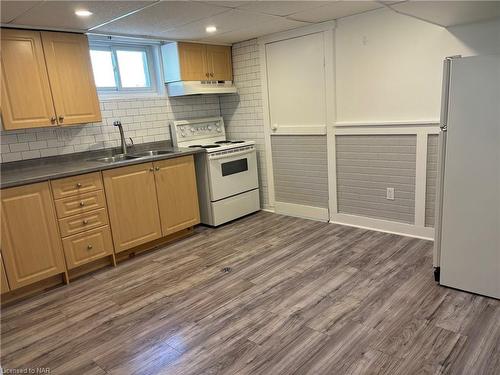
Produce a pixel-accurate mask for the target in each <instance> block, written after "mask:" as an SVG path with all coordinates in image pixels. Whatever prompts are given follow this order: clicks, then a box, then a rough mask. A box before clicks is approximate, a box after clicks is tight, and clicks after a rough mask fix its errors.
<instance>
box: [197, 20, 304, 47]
mask: <svg viewBox="0 0 500 375" xmlns="http://www.w3.org/2000/svg"><path fill="white" fill-rule="evenodd" d="M305 25H309V23H306V22H299V21H293V20H288V19H286V18H277V19H275V20H273V21H266V22H264V23H260V24H257V25H255V27H250V28H246V29H239V30H234V31H229V32H225V33H221V34H218V35H213V36H210V37H206V38H204V39H202V41H204V42H210V43H236V42H242V41H244V40H248V39H253V38H257V37H259V36H263V35H268V34H273V33H278V32H280V31H286V30H291V29H296V28H297V27H301V26H305Z"/></svg>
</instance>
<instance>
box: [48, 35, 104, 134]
mask: <svg viewBox="0 0 500 375" xmlns="http://www.w3.org/2000/svg"><path fill="white" fill-rule="evenodd" d="M41 35H42V42H43V49H44V51H45V60H46V62H47V71H48V74H49V80H50V85H51V87H52V97H53V99H54V106H55V110H56V114H57V121H58V122H59V124H60V125H70V124H82V123H88V122H97V121H101V111H100V108H99V100H98V98H97V90H96V87H95V83H94V75H93V72H92V64H91V61H90V52H89V45H88V41H87V36H85V35H82V34H70V33H57V32H50V31H42V33H41Z"/></svg>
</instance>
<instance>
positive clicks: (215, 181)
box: [208, 146, 259, 201]
mask: <svg viewBox="0 0 500 375" xmlns="http://www.w3.org/2000/svg"><path fill="white" fill-rule="evenodd" d="M208 159H209V172H210V198H211V200H212V201H217V200H220V199H223V198H227V197H230V196H233V195H236V194H239V193H243V192H245V191H249V190H252V189H257V188H258V187H259V180H258V177H257V157H256V152H255V147H253V146H252V147H251V148H243V149H242V150H237V149H236V150H229V152H228V151H226V152H225V153H224V152H220V153H219V152H215V153H212V154H209V155H208Z"/></svg>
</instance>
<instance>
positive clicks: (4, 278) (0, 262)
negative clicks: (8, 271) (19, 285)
mask: <svg viewBox="0 0 500 375" xmlns="http://www.w3.org/2000/svg"><path fill="white" fill-rule="evenodd" d="M0 267H1V270H0V272H1V275H0V278H1V280H0V282H1V283H2V284H1V285H0V288H1V293H2V294H3V293H6V292H8V291H10V288H9V282H8V281H7V276H5V268H4V266H3V260H2V255H1V254H0Z"/></svg>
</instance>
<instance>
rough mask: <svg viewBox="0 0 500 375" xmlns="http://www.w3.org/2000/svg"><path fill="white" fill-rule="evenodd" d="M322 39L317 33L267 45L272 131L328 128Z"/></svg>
mask: <svg viewBox="0 0 500 375" xmlns="http://www.w3.org/2000/svg"><path fill="white" fill-rule="evenodd" d="M323 38H324V35H323V33H316V34H310V35H305V36H301V37H298V38H292V39H286V40H281V41H279V42H273V43H269V44H266V60H267V80H268V82H267V87H268V96H269V115H270V116H269V117H270V122H271V127H272V129H275V130H279V129H280V128H283V127H284V128H288V127H293V126H296V127H300V126H315V125H316V126H318V125H319V126H325V125H326V93H325V85H326V76H325V51H324V40H323Z"/></svg>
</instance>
